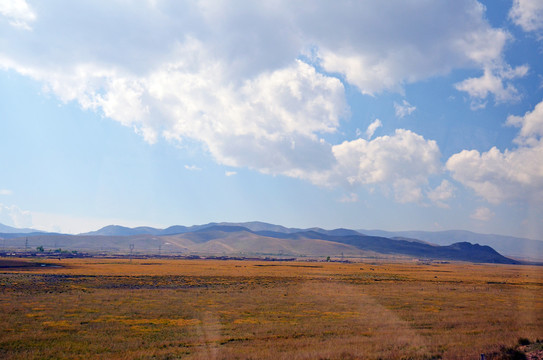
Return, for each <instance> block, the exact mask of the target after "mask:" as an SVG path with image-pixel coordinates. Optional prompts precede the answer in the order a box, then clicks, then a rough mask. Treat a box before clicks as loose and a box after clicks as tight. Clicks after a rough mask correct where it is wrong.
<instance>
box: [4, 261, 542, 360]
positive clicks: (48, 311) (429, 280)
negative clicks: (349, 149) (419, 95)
mask: <svg viewBox="0 0 543 360" xmlns="http://www.w3.org/2000/svg"><path fill="white" fill-rule="evenodd" d="M12 261H13V260H7V259H3V260H1V263H2V264H3V265H4V266H3V268H1V269H0V312H1V313H2V321H1V322H0V358H2V359H177V358H187V359H440V358H442V359H479V358H480V354H482V353H485V354H487V359H490V358H492V354H493V353H497V352H499V351H500V349H501V348H502V347H510V348H512V347H514V346H515V345H516V344H517V343H518V340H519V338H521V339H528V340H529V341H531V342H534V341H536V340H537V339H543V268H541V267H536V266H520V265H488V264H469V263H460V262H458V263H417V262H414V261H412V262H410V261H405V262H396V263H395V262H372V263H369V262H357V263H339V262H336V263H334V262H331V263H329V262H276V261H233V260H232V261H219V260H161V259H145V260H141V259H140V260H136V259H134V260H132V261H129V260H128V259H63V260H62V261H58V260H47V261H40V263H39V264H38V263H35V264H31V265H36V266H23V265H25V264H26V265H28V263H29V260H18V261H20V262H18V263H13V262H12ZM30 262H32V261H30ZM45 263H47V264H50V265H54V266H44V265H45ZM10 264H11V265H14V267H9V265H10ZM59 265H60V266H61V267H55V266H59Z"/></svg>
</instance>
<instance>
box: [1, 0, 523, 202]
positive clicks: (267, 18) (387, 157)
mask: <svg viewBox="0 0 543 360" xmlns="http://www.w3.org/2000/svg"><path fill="white" fill-rule="evenodd" d="M25 4H26V3H25ZM128 6H129V5H128V4H127V3H126V2H123V1H119V2H117V1H108V2H102V3H101V2H98V1H96V2H94V1H91V2H77V1H67V2H62V1H59V2H52V3H51V4H48V6H43V7H39V8H37V10H36V11H37V15H36V17H35V19H34V20H33V26H34V27H36V28H38V26H39V29H40V31H17V32H12V33H10V36H8V37H6V38H4V39H3V43H2V50H1V51H0V68H1V69H7V70H14V71H17V72H18V73H20V74H22V75H25V76H28V77H31V78H33V79H35V80H37V81H40V82H42V83H43V84H44V87H45V88H46V90H48V91H50V92H51V93H53V94H54V95H56V96H57V97H58V98H59V99H60V100H61V101H64V102H69V101H77V102H78V103H79V104H80V105H81V107H82V108H83V109H90V110H94V111H97V112H99V113H101V114H103V115H104V116H105V117H108V118H111V119H113V120H115V121H118V122H120V123H121V124H123V125H125V126H128V127H130V128H133V129H134V130H135V131H136V132H137V133H138V134H140V135H141V136H143V137H144V138H145V140H146V141H148V142H149V143H153V142H156V141H159V140H160V139H167V140H169V141H172V142H183V141H187V140H189V141H196V142H199V143H201V144H203V146H204V148H205V149H207V151H208V152H209V153H210V154H211V156H212V157H213V158H214V159H215V160H216V161H217V162H218V163H220V164H224V165H227V166H232V167H247V168H251V169H255V170H257V171H260V172H263V173H268V174H282V175H286V176H291V177H296V178H300V179H306V180H308V181H310V182H312V183H314V184H318V185H338V184H346V185H347V186H350V185H365V184H382V185H383V187H384V188H386V189H391V190H392V191H394V196H395V197H396V199H397V200H398V201H401V202H408V201H420V199H421V198H422V197H423V192H422V186H424V185H425V184H426V182H427V178H428V176H430V175H431V174H435V173H437V172H438V171H439V149H438V147H437V145H436V144H435V142H433V141H431V140H425V139H424V138H422V137H421V136H420V135H417V134H415V133H413V132H410V131H407V130H401V129H399V130H397V131H396V133H395V134H394V135H393V136H384V137H379V138H376V139H374V140H372V141H366V140H362V139H358V140H355V141H353V142H346V143H343V144H339V145H336V144H331V143H328V142H326V141H325V140H323V137H324V135H326V134H331V133H337V132H338V129H339V128H340V125H341V121H342V119H344V118H346V117H347V116H348V114H349V109H348V107H347V104H346V97H345V89H344V86H343V84H342V82H341V81H340V79H339V77H341V78H343V79H345V80H346V81H347V82H349V83H350V84H352V85H354V86H356V87H358V89H359V90H360V91H361V92H362V93H364V94H372V95H373V94H376V93H379V92H382V91H386V90H391V91H399V92H401V91H402V88H403V85H404V84H407V83H412V82H415V81H418V80H421V79H426V78H429V77H431V76H435V75H440V74H445V73H448V72H449V71H451V70H453V69H456V68H469V69H486V68H491V67H490V65H489V64H494V63H498V64H500V69H507V64H504V63H503V60H502V52H503V49H504V46H505V44H506V42H507V40H508V39H509V35H508V34H507V33H506V32H504V31H503V30H501V29H495V28H492V27H491V26H490V25H489V24H488V22H487V21H486V20H485V15H484V7H483V6H482V5H481V4H479V3H478V2H477V1H475V0H458V1H455V2H454V5H451V4H449V3H447V2H427V1H409V2H403V1H399V2H396V3H394V4H393V5H390V4H389V5H383V4H382V3H381V2H377V1H367V2H361V1H360V2H341V3H339V4H338V3H332V2H329V1H321V0H317V1H316V2H314V3H313V4H312V6H307V5H306V4H301V3H297V2H292V1H286V0H284V1H283V0H279V1H276V2H273V3H266V2H264V3H262V2H254V3H245V4H244V5H243V6H232V5H231V4H230V3H227V2H216V1H211V0H209V1H201V2H187V3H179V2H168V1H164V2H148V3H141V4H139V5H138V6H133V7H130V8H128ZM127 10H129V11H127ZM1 26H2V23H0V27H1ZM428 29H432V30H431V31H429V30H428ZM2 30H4V29H2ZM66 34H69V35H70V36H65V35H66ZM112 34H113V35H112ZM360 34H364V36H360ZM36 44H40V46H36ZM307 54H314V56H309V57H307V56H305V55H307ZM301 58H303V59H305V60H304V61H302V60H299V59H301ZM318 68H323V69H324V70H325V71H326V73H325V74H323V73H320V72H319V71H317V69H318ZM491 69H495V68H491ZM493 71H494V70H493ZM500 71H501V72H500V73H499V74H498V75H499V76H500V77H501V79H506V78H507V76H512V75H510V74H509V73H508V72H507V71H503V70H500ZM510 72H515V71H514V70H511V71H510ZM493 75H494V76H496V73H495V72H494V73H493ZM518 76H520V75H518ZM512 78H514V76H513V77H510V78H508V79H512ZM476 85H477V84H475V85H473V84H472V85H471V86H467V87H466V91H468V89H472V88H473V89H479V90H472V93H473V94H474V96H475V97H476V96H478V94H488V93H489V92H494V93H499V86H498V87H496V86H494V87H490V88H491V90H486V91H487V92H486V93H485V92H484V91H485V90H484V89H485V87H484V86H479V87H477V86H476ZM509 85H510V84H508V83H507V84H504V83H502V87H503V89H504V90H503V91H505V92H507V91H508V90H507V89H513V88H510V87H508V86H509ZM511 86H512V85H511ZM486 88H488V86H487V87H486ZM496 89H497V90H496ZM511 91H512V90H511ZM485 96H486V95H485ZM503 97H504V98H506V97H507V96H505V95H503ZM498 98H499V96H498ZM400 106H402V112H401V114H404V113H407V114H409V113H410V112H412V111H413V110H414V109H413V108H414V107H413V106H411V105H410V104H408V103H407V102H404V103H403V104H402V105H400ZM412 109H413V110H412ZM376 128H377V123H375V125H374V128H373V129H370V128H368V131H370V132H371V135H370V134H369V133H368V139H369V138H371V136H373V134H374V131H375V129H376ZM347 164H351V165H353V167H352V168H349V167H348V166H347Z"/></svg>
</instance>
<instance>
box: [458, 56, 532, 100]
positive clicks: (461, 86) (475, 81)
mask: <svg viewBox="0 0 543 360" xmlns="http://www.w3.org/2000/svg"><path fill="white" fill-rule="evenodd" d="M527 73H528V67H527V66H525V65H523V66H518V67H516V68H514V69H503V68H490V67H488V68H485V71H484V74H483V75H482V76H481V77H478V78H469V79H466V80H464V81H462V82H460V83H457V84H456V85H455V87H456V89H457V90H459V91H465V92H467V93H468V94H469V95H470V97H471V98H472V106H471V107H472V109H473V110H476V109H480V108H484V107H485V106H486V102H485V101H484V100H485V99H487V97H488V96H489V95H490V94H492V95H493V96H494V100H495V102H496V103H497V104H499V103H504V102H514V101H518V100H519V99H520V95H519V93H518V90H517V89H516V88H515V86H513V84H512V83H511V82H507V81H506V80H511V79H515V78H518V77H524V76H526V74H527Z"/></svg>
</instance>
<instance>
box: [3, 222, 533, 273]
mask: <svg viewBox="0 0 543 360" xmlns="http://www.w3.org/2000/svg"><path fill="white" fill-rule="evenodd" d="M29 234H31V235H25V234H14V233H12V234H8V235H6V236H5V237H4V238H5V239H6V240H5V241H8V244H7V247H10V246H12V247H19V248H20V247H21V246H23V245H24V244H25V243H26V237H25V236H32V239H31V241H29V242H30V245H29V246H33V247H36V246H40V245H42V246H44V247H46V248H47V247H52V246H53V247H56V248H58V247H62V248H66V249H73V250H93V251H97V250H103V251H120V252H127V251H128V249H129V246H130V245H131V244H134V249H135V251H137V252H138V251H139V252H141V253H157V252H161V253H162V254H166V253H171V254H193V253H194V254H203V253H205V254H240V253H244V254H261V255H273V254H275V255H278V254H279V255H292V256H331V255H333V256H338V255H341V254H344V255H346V256H362V255H363V254H366V255H367V254H385V255H387V256H389V255H393V256H396V255H397V256H409V257H415V258H425V259H426V258H427V259H442V260H461V261H471V262H490V263H506V264H509V263H517V262H516V261H514V260H511V259H509V258H507V257H505V256H503V255H502V254H505V255H510V254H511V252H509V253H508V252H506V251H499V249H500V246H501V248H503V249H506V250H508V251H512V250H515V249H516V251H517V252H516V253H519V250H518V246H519V244H520V245H521V247H522V246H523V245H524V244H529V245H530V246H531V247H530V248H529V249H531V253H530V255H531V256H529V257H530V258H531V259H536V260H537V259H538V258H537V257H536V256H537V255H538V254H539V255H541V254H543V247H541V248H540V247H539V246H540V245H541V246H543V242H538V241H536V240H528V239H519V238H511V237H504V236H498V235H482V234H476V233H471V232H467V231H448V232H436V233H430V232H417V231H408V232H385V231H379V230H358V231H355V230H350V229H333V230H325V229H322V228H317V227H315V228H310V229H298V228H287V227H284V226H280V225H273V224H268V223H264V222H258V221H253V222H245V223H228V222H221V223H209V224H203V225H193V226H190V227H187V226H181V225H175V226H171V227H168V228H166V229H157V228H153V227H136V228H129V227H124V226H118V225H109V226H106V227H104V228H102V229H99V230H97V231H93V232H89V233H85V234H79V235H59V234H48V233H38V234H32V233H29ZM0 237H1V235H0ZM29 240H30V238H29ZM492 241H494V242H495V243H496V244H497V246H496V248H497V250H498V251H496V249H494V246H492V244H489V243H491V242H492ZM479 244H480V245H479ZM513 244H515V245H517V247H515V246H513ZM513 253H514V254H516V253H515V252H513ZM534 255H535V256H534ZM364 256H365V255H364ZM542 256H543V255H542ZM542 260H543V259H542Z"/></svg>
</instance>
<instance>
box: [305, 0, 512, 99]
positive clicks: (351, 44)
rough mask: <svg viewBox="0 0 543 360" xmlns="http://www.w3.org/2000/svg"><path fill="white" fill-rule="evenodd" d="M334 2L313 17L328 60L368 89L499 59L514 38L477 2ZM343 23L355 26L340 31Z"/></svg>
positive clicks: (398, 88)
mask: <svg viewBox="0 0 543 360" xmlns="http://www.w3.org/2000/svg"><path fill="white" fill-rule="evenodd" d="M333 6H334V8H333V9H331V8H330V6H322V7H321V8H320V9H319V10H317V12H318V16H319V15H320V16H321V17H322V18H321V19H319V20H320V21H315V22H313V24H314V26H319V27H320V31H319V32H318V34H319V35H321V37H320V38H319V39H321V41H320V43H319V45H320V47H319V55H320V57H321V59H322V65H323V67H324V68H325V70H327V71H329V72H337V73H341V74H343V75H344V76H345V79H346V80H347V81H348V82H349V83H351V84H354V85H356V86H357V87H358V88H359V89H360V91H361V92H362V93H364V94H375V93H378V92H381V91H384V90H392V91H401V88H402V85H403V84H405V83H411V82H414V81H418V80H421V79H424V78H427V77H429V76H432V75H436V74H444V73H447V72H448V71H450V70H451V69H453V68H455V67H464V66H473V65H477V66H481V65H483V64H487V63H490V62H493V61H495V60H496V59H498V58H499V57H500V55H501V52H502V50H503V47H504V45H505V43H506V41H507V39H508V37H509V36H508V34H507V33H506V32H504V31H503V30H500V29H494V28H492V27H490V26H489V24H488V23H487V22H486V21H485V20H484V7H483V6H482V5H481V4H480V3H478V2H477V1H471V0H465V1H455V3H454V5H452V4H448V3H444V2H424V1H420V2H419V1H415V2H395V3H394V5H393V6H382V4H381V3H380V2H372V1H369V2H352V3H348V5H346V6H344V7H343V8H341V10H338V9H337V7H336V6H335V5H333ZM337 24H342V25H341V28H342V29H349V30H343V31H341V30H340V31H339V34H338V30H337V28H336V27H337ZM429 29H431V30H429ZM325 32H327V33H331V34H338V35H340V37H338V38H335V37H333V36H329V35H326V34H325ZM359 34H364V36H359ZM438 39H439V40H438Z"/></svg>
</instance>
